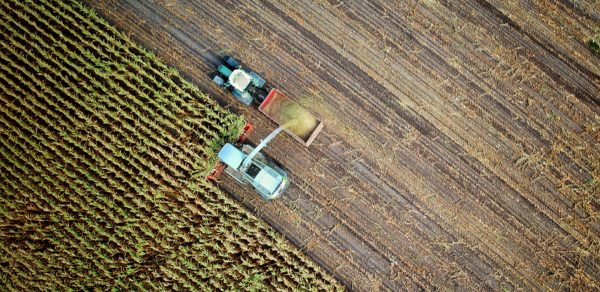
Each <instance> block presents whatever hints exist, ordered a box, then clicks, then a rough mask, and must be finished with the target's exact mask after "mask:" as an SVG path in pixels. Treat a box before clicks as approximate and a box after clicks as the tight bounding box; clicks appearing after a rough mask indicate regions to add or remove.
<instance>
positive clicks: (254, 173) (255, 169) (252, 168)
mask: <svg viewBox="0 0 600 292" xmlns="http://www.w3.org/2000/svg"><path fill="white" fill-rule="evenodd" d="M259 172H260V167H258V165H256V164H254V163H252V164H250V167H248V170H246V173H247V174H248V175H249V176H250V177H252V178H255V177H256V176H257V175H258V173H259Z"/></svg>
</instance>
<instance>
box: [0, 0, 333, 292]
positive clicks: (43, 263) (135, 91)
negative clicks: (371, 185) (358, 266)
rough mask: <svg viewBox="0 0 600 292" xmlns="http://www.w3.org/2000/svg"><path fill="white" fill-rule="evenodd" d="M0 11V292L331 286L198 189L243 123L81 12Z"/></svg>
mask: <svg viewBox="0 0 600 292" xmlns="http://www.w3.org/2000/svg"><path fill="white" fill-rule="evenodd" d="M0 7H1V9H2V11H3V15H2V17H0V34H1V35H2V39H3V41H2V42H0V91H1V92H2V95H0V104H1V106H0V235H1V236H0V263H2V265H0V287H2V288H3V289H8V290H16V291H28V290H61V291H62V290H91V289H98V290H109V289H112V290H174V289H177V288H179V289H186V290H219V289H224V288H232V289H249V290H265V289H270V288H274V289H279V290H292V289H310V288H314V287H320V288H321V289H323V290H332V288H333V287H334V286H336V285H337V284H336V282H335V281H334V280H333V279H332V278H331V277H330V276H328V275H326V274H325V273H323V272H322V271H321V270H320V269H318V268H315V267H314V266H311V263H310V262H309V261H308V260H307V259H305V258H303V257H301V256H299V254H298V252H297V250H296V249H295V248H293V247H292V246H290V245H289V244H288V243H287V242H286V241H285V240H283V239H282V237H281V236H280V235H278V234H277V233H275V232H274V231H273V230H272V229H270V228H269V227H268V226H266V225H265V223H264V222H262V221H259V219H257V218H255V217H253V216H252V215H250V214H248V213H247V212H246V211H245V209H244V208H243V207H242V206H240V205H239V204H238V203H236V202H234V201H232V200H231V199H230V198H229V197H228V196H226V195H225V194H223V193H221V192H220V191H219V190H218V189H217V188H215V186H213V185H212V184H210V183H208V182H206V180H205V176H206V174H208V172H209V171H210V170H211V169H212V167H213V166H214V165H215V164H216V162H217V160H216V153H217V151H218V150H219V149H220V147H221V146H222V145H223V144H224V143H227V142H231V141H233V140H235V139H236V138H237V137H238V136H239V134H240V132H241V130H242V127H243V125H244V120H243V119H242V118H241V117H239V116H236V115H233V114H231V113H230V112H228V111H226V110H224V109H223V108H221V107H219V106H218V105H217V104H216V103H215V102H213V101H212V100H211V99H210V98H209V97H208V96H206V95H205V94H204V93H202V92H200V91H199V90H198V88H196V87H195V86H194V85H193V84H191V83H189V82H186V81H184V80H183V79H182V77H181V76H180V75H179V73H178V72H177V71H176V70H175V69H173V68H169V67H168V66H166V65H164V64H163V63H162V62H160V61H159V60H157V58H156V57H154V56H153V55H152V54H150V53H149V52H147V51H146V50H144V49H143V48H141V47H139V46H138V45H136V44H134V43H132V42H131V41H130V40H129V39H127V38H126V37H125V36H124V35H122V34H121V33H120V32H118V31H117V30H115V29H114V28H113V27H112V26H110V25H108V24H107V23H106V22H105V21H104V20H102V19H101V18H99V17H97V16H96V15H95V14H94V13H93V12H92V11H91V10H89V9H87V8H86V7H85V6H83V5H82V4H81V3H79V2H76V1H59V0H40V1H31V0H28V1H19V0H0ZM260 234H269V236H268V237H263V236H260ZM241 238H243V240H242V239H241ZM264 246H269V247H271V249H276V254H278V255H281V257H282V258H283V259H284V260H274V257H273V256H272V255H270V254H268V253H264V252H263V253H256V252H255V251H256V250H259V248H260V247H264ZM271 264H272V265H271ZM275 266H276V267H277V270H281V271H286V273H287V275H288V276H286V278H285V280H283V279H282V277H284V276H283V275H282V274H279V273H277V272H274V269H275V268H274V267H275ZM309 266H310V268H308V267H309ZM289 275H293V277H290V276H289Z"/></svg>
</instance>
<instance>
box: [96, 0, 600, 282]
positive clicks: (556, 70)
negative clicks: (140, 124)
mask: <svg viewBox="0 0 600 292" xmlns="http://www.w3.org/2000/svg"><path fill="white" fill-rule="evenodd" d="M88 4H89V5H90V6H92V7H94V8H96V9H97V10H98V11H99V12H100V13H101V14H102V15H104V16H105V17H106V18H107V19H109V21H110V22H112V23H114V24H115V25H116V26H117V27H119V28H120V29H121V30H123V31H124V32H126V33H127V34H130V35H131V36H132V37H133V38H134V39H136V40H138V41H140V42H141V43H143V44H144V45H145V46H146V47H148V48H150V49H151V50H153V51H155V52H156V53H157V54H158V55H159V56H160V57H161V58H162V59H163V60H165V61H167V62H168V63H169V64H171V65H172V66H175V67H177V68H178V69H180V70H181V71H183V72H184V74H185V75H186V76H187V78H188V79H189V80H191V81H193V82H194V83H195V84H197V85H198V86H199V87H200V88H201V89H202V90H204V91H206V92H208V93H210V94H211V96H213V97H214V98H215V99H217V100H218V101H219V103H221V104H222V105H225V106H228V107H230V108H231V109H232V110H234V111H235V112H237V113H240V114H243V115H245V116H246V117H247V118H248V119H249V120H251V121H253V122H254V123H255V125H256V130H255V133H254V135H253V137H252V138H251V140H252V141H254V142H258V141H259V139H260V138H262V137H264V136H265V135H267V134H268V133H269V132H270V131H271V130H273V129H274V128H275V126H276V125H275V124H274V123H273V122H271V121H270V120H269V119H268V118H267V117H265V116H264V115H262V114H261V113H260V112H259V111H258V110H256V109H255V108H245V107H242V105H241V104H240V103H237V102H236V101H235V100H234V99H233V97H231V96H230V95H228V94H227V93H225V92H222V91H221V90H219V89H218V88H217V87H216V86H215V85H213V84H212V83H211V80H210V78H209V77H208V75H207V74H208V73H209V72H211V71H213V70H214V68H215V66H216V65H217V64H218V62H219V56H222V55H224V54H232V55H234V56H236V57H237V58H238V59H240V60H242V61H243V62H244V63H245V64H246V65H248V66H249V67H250V68H252V69H253V70H255V71H256V72H258V73H259V74H261V75H262V76H263V77H264V78H265V79H266V80H268V81H269V82H270V83H271V84H274V85H276V86H277V87H278V88H280V89H281V90H282V91H284V92H285V93H286V94H287V95H288V96H290V97H291V98H293V99H294V100H296V101H297V102H299V103H301V104H302V105H303V106H305V107H306V108H308V109H309V110H310V111H311V112H313V113H315V115H317V116H318V117H319V118H320V119H322V120H323V121H324V123H325V127H324V129H323V131H322V132H321V134H320V135H319V136H318V137H317V139H316V140H315V142H314V143H313V144H312V145H311V146H310V147H309V148H305V147H304V146H302V145H301V144H300V143H298V142H296V141H295V140H293V139H292V138H291V137H289V136H281V137H279V138H278V139H277V140H276V141H273V142H271V144H270V145H269V147H268V149H267V150H266V153H267V154H268V155H270V156H271V157H273V158H274V159H276V160H277V161H279V162H280V163H281V164H283V165H285V167H286V168H287V170H288V171H289V172H290V175H291V180H292V182H293V185H292V187H291V188H290V189H289V191H288V192H287V194H286V195H285V196H284V197H283V198H281V199H278V200H276V201H274V202H264V201H262V200H260V199H259V197H258V196H257V195H256V194H255V193H254V192H253V191H252V190H251V189H249V188H241V187H239V186H238V185H237V184H236V183H235V182H234V181H233V180H231V179H228V178H226V177H224V178H223V181H222V182H221V183H220V187H221V188H223V189H225V190H227V191H228V192H229V193H230V194H232V195H233V196H234V197H236V198H237V199H239V200H240V201H241V202H243V204H244V205H245V206H246V207H247V208H249V209H250V210H253V211H254V212H255V214H257V215H258V216H259V217H261V218H263V219H264V220H266V221H267V222H268V223H269V224H271V225H272V226H274V227H275V228H276V229H277V230H278V231H280V232H282V233H283V234H284V235H285V236H286V237H287V238H289V239H290V240H291V241H293V242H294V243H295V244H297V245H298V246H300V247H301V248H302V249H303V250H304V251H305V252H306V253H307V254H308V255H309V256H310V257H311V258H313V259H314V260H316V261H317V262H318V263H320V264H321V265H323V266H324V267H325V268H326V269H327V270H328V271H330V272H331V273H332V274H334V275H335V276H336V278H338V279H339V280H340V281H342V282H343V283H344V284H345V285H347V286H348V287H350V288H351V289H356V290H373V289H377V288H380V289H385V290H398V289H427V290H429V289H436V288H446V289H456V288H458V287H462V288H469V289H473V290H480V289H485V290H491V289H493V290H499V289H508V290H513V289H519V288H520V289H525V290H544V289H551V290H558V289H564V288H571V289H586V290H587V289H598V288H599V287H598V286H599V284H598V279H599V278H600V264H599V263H600V236H599V235H600V224H599V222H598V219H599V211H600V201H599V200H600V199H599V193H600V186H599V184H600V168H599V164H600V145H599V143H600V133H599V129H600V117H599V115H598V114H599V112H600V95H599V92H600V58H599V57H598V56H597V55H594V54H593V53H591V51H590V50H589V49H588V48H587V47H586V42H587V41H588V40H589V38H590V37H592V36H594V35H596V34H597V33H598V29H599V27H600V26H599V23H600V7H599V4H598V3H594V2H585V1H557V2H552V1H493V0H492V1H484V0H471V1H460V2H456V1H450V2H446V1H441V2H438V1H420V2H414V1H339V2H338V1H334V0H332V1H281V2H280V1H273V2H270V1H239V3H238V1H174V0H169V1H152V2H151V1H142V0H104V1H88Z"/></svg>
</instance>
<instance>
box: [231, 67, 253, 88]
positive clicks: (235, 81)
mask: <svg viewBox="0 0 600 292" xmlns="http://www.w3.org/2000/svg"><path fill="white" fill-rule="evenodd" d="M251 81H252V76H250V74H248V73H246V72H244V71H243V70H240V69H235V70H233V72H231V75H229V84H231V86H233V87H234V88H235V89H237V90H239V91H244V90H246V87H248V85H249V84H250V82H251Z"/></svg>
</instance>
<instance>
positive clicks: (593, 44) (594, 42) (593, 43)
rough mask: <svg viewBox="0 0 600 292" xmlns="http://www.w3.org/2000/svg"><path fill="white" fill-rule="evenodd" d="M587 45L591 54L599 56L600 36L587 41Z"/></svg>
mask: <svg viewBox="0 0 600 292" xmlns="http://www.w3.org/2000/svg"><path fill="white" fill-rule="evenodd" d="M587 45H588V47H589V48H590V50H591V51H592V52H594V53H596V54H598V55H600V35H599V36H596V37H595V38H592V39H590V40H588V42H587Z"/></svg>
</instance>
